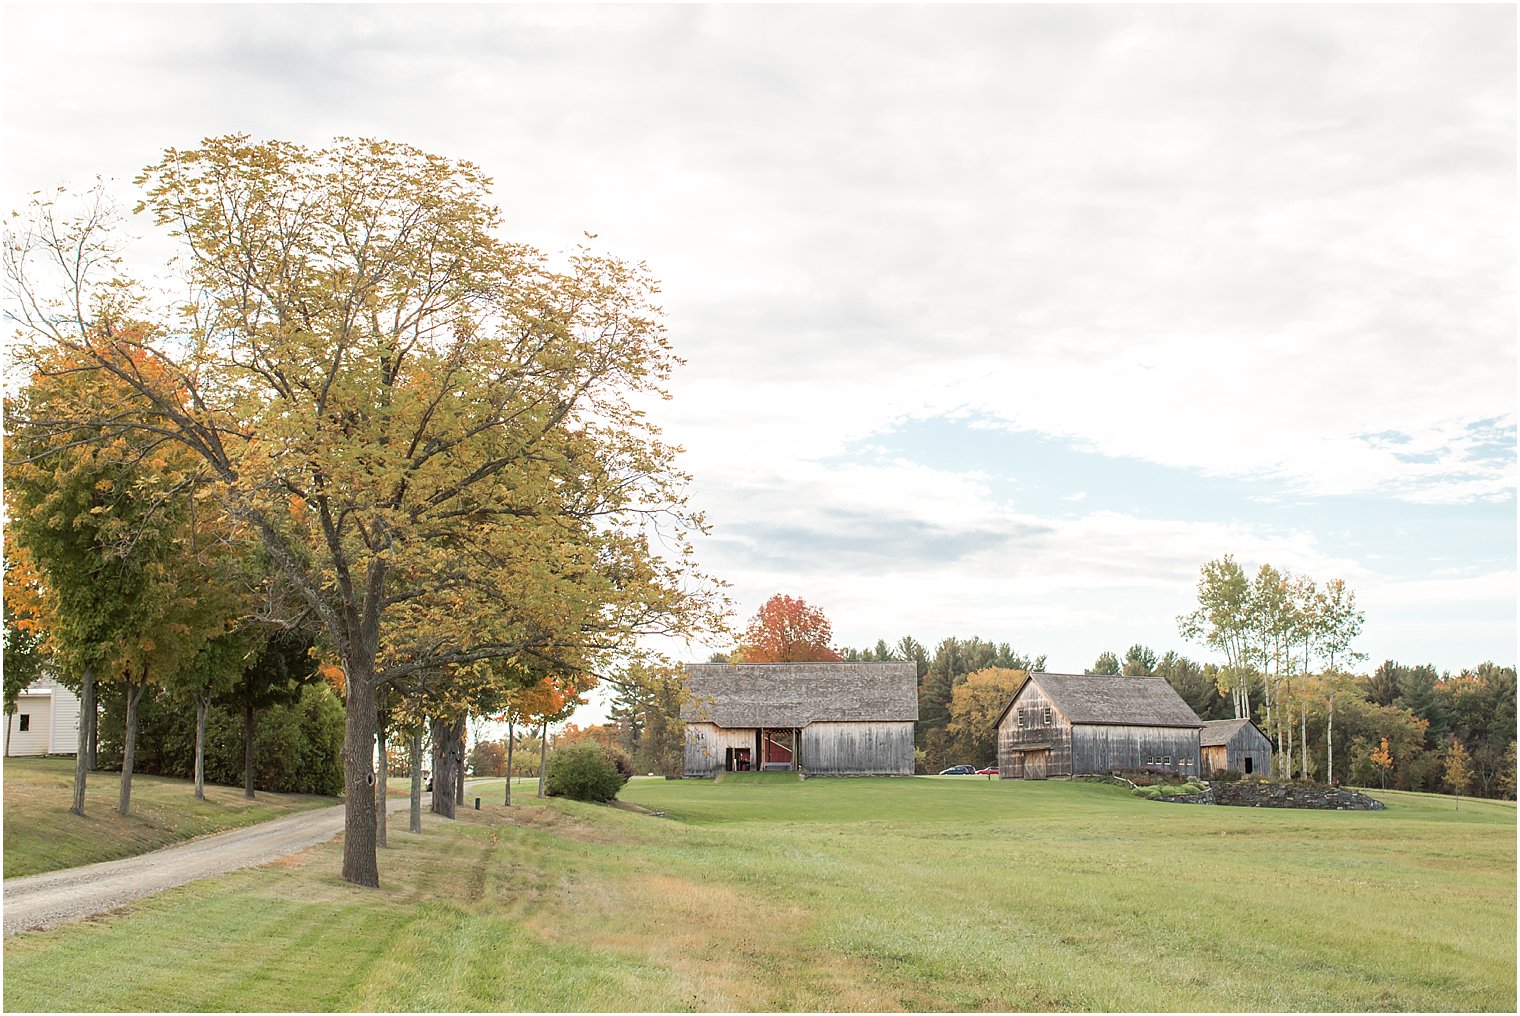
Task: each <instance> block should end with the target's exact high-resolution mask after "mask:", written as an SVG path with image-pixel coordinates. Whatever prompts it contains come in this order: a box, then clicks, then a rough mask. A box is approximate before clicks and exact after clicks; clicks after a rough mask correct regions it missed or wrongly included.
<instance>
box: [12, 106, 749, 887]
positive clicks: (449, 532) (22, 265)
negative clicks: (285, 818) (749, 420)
mask: <svg viewBox="0 0 1520 1016" xmlns="http://www.w3.org/2000/svg"><path fill="white" fill-rule="evenodd" d="M137 182H138V183H139V184H140V185H141V187H142V202H141V208H142V209H143V210H145V211H147V212H148V214H149V215H150V216H151V218H152V219H153V221H154V222H155V223H156V224H158V225H159V226H160V227H165V228H167V229H168V230H169V231H170V235H171V236H172V237H173V238H174V239H175V240H176V241H177V242H178V243H179V245H180V249H181V253H182V255H183V257H182V259H181V262H180V264H182V265H183V267H184V270H185V272H186V273H187V278H186V280H185V281H186V282H187V283H188V284H189V286H190V288H191V292H192V294H193V296H192V299H190V300H188V301H182V302H180V303H178V304H177V305H176V306H175V307H173V308H161V309H158V310H156V311H151V312H150V311H149V310H148V309H146V308H145V306H144V304H143V302H142V301H136V300H133V299H131V298H130V296H129V295H128V296H124V295H123V294H124V292H127V287H125V286H124V285H123V284H122V282H121V281H120V280H121V278H122V277H123V274H124V273H122V272H121V270H120V269H119V267H118V266H116V265H115V264H114V263H113V260H112V258H113V253H112V244H113V243H114V242H115V241H114V238H113V236H112V234H111V232H110V228H109V227H110V222H109V215H108V214H106V212H105V210H104V209H102V208H101V207H100V206H90V207H89V208H88V209H87V211H86V212H85V213H84V215H83V216H82V217H80V218H79V219H77V220H75V221H72V222H70V221H64V220H63V219H62V218H61V217H60V216H59V215H58V213H57V212H56V211H55V209H54V207H53V205H52V204H50V203H48V202H43V203H41V204H39V206H38V207H37V208H35V209H34V214H33V215H32V217H31V218H30V220H29V221H30V223H31V225H30V226H29V227H27V228H26V229H24V230H23V231H22V232H20V233H18V234H17V237H16V241H15V242H14V243H13V244H11V245H10V246H9V247H8V254H7V268H8V275H9V276H10V279H11V281H12V286H13V290H14V292H15V294H16V296H17V301H16V302H17V304H18V307H19V308H20V313H21V315H22V317H23V319H24V320H23V323H24V325H25V327H26V328H27V329H28V330H29V332H30V336H31V339H32V340H33V342H34V344H35V345H39V346H51V347H54V348H58V347H61V348H63V349H65V350H67V351H70V352H71V353H73V354H74V355H77V356H79V357H81V358H82V360H84V361H85V362H84V364H83V366H85V367H86V368H89V369H93V370H94V371H96V372H99V373H102V374H108V375H110V376H112V377H113V378H115V379H117V380H119V381H120V382H122V383H124V384H126V385H129V386H132V387H133V388H134V389H135V390H136V391H138V392H139V394H140V395H141V396H142V397H143V398H146V399H148V400H150V401H151V402H152V404H153V410H154V412H155V414H156V419H157V422H156V423H155V424H154V428H153V430H154V433H156V434H159V435H161V436H163V437H164V438H166V439H168V440H171V441H174V442H176V443H178V444H179V445H181V446H182V447H184V448H187V449H189V450H190V451H192V452H193V453H194V454H195V455H196V456H198V457H199V459H200V460H201V461H202V462H203V463H204V465H205V468H206V470H207V471H208V473H209V475H210V477H211V479H212V480H213V481H214V487H213V488H212V489H213V490H214V494H215V496H216V497H217V498H218V499H219V502H220V505H221V508H222V510H223V511H224V512H226V514H227V515H228V516H229V517H230V518H233V519H235V520H237V521H239V522H240V523H242V524H244V525H246V526H249V527H251V528H252V529H253V531H254V532H255V533H256V534H257V536H258V538H259V539H260V541H261V542H262V544H263V546H264V548H265V550H266V552H267V553H268V554H269V556H270V559H271V560H272V561H273V562H274V564H275V566H276V567H277V568H279V569H280V570H281V571H282V572H283V573H284V575H285V577H286V578H287V579H288V581H289V582H290V583H291V585H292V586H293V587H294V589H295V590H296V591H297V593H298V594H299V595H300V596H301V598H302V599H303V600H304V604H305V606H306V607H307V608H308V609H309V610H310V612H311V615H312V617H313V618H314V621H315V623H316V624H317V625H318V626H319V628H320V630H321V631H322V635H323V640H324V642H325V643H326V644H327V645H328V647H329V648H330V650H331V652H332V653H333V654H334V655H335V657H336V658H337V659H338V660H339V661H340V663H341V667H342V670H343V675H344V682H345V690H346V726H345V735H344V783H345V809H346V821H345V836H344V848H343V849H344V857H343V877H344V878H345V879H347V880H348V881H350V882H355V883H360V884H364V885H378V884H379V871H378V866H377V859H376V852H375V839H376V837H375V829H376V814H375V811H376V807H375V794H374V790H373V784H374V779H375V774H374V771H373V764H372V757H373V746H374V729H375V721H376V696H377V690H378V689H379V687H380V686H381V685H383V684H386V683H388V682H391V681H393V680H395V679H399V678H403V677H405V676H407V675H410V674H413V673H417V672H421V671H425V670H429V669H432V668H445V667H458V666H468V665H471V664H473V663H475V662H478V661H481V660H485V659H490V658H495V657H513V656H520V655H523V654H528V655H539V656H545V657H550V658H552V657H554V656H556V654H558V653H560V652H562V651H564V652H570V653H574V654H577V655H578V656H579V657H582V658H585V657H598V656H606V655H610V654H613V653H616V652H618V651H619V650H621V649H623V648H625V647H627V646H629V645H631V644H634V643H635V642H636V640H637V639H638V638H639V637H641V636H644V635H651V634H695V633H698V632H708V631H711V630H712V629H713V628H714V627H715V626H716V624H717V623H718V616H717V615H718V611H719V609H720V604H719V602H718V601H719V597H718V595H717V594H716V592H715V591H714V589H713V587H712V585H711V584H710V583H709V582H707V581H706V580H704V579H703V578H701V577H700V576H697V575H696V574H695V571H694V568H693V564H692V555H693V550H692V547H691V544H690V536H691V534H692V533H693V532H696V531H700V530H701V528H702V523H701V519H700V517H699V516H698V515H696V514H695V513H693V512H691V511H690V510H688V509H687V507H686V504H685V500H684V495H683V493H682V490H683V484H684V481H685V477H683V476H682V475H681V474H679V473H678V472H677V471H676V470H675V469H674V468H673V457H674V454H675V452H676V449H673V448H671V447H669V446H667V445H665V444H663V443H661V442H660V441H659V440H658V436H657V431H656V430H655V428H654V427H653V425H652V424H651V423H650V421H649V419H648V418H647V416H646V415H645V413H644V411H643V408H642V407H643V405H644V404H646V403H647V401H648V399H650V398H651V397H654V398H658V397H659V396H660V395H662V394H663V391H662V386H663V383H664V381H665V379H666V378H667V377H668V374H669V370H670V368H671V366H672V364H673V362H674V359H673V355H672V353H671V351H670V348H669V344H668V342H667V340H666V338H665V334H664V330H663V327H662V326H661V324H660V321H659V312H658V310H657V308H655V307H654V306H653V305H652V302H651V301H652V296H653V294H654V293H655V292H656V286H655V284H654V282H653V281H652V280H651V279H650V277H649V276H648V274H647V272H646V271H645V270H644V269H643V268H642V266H632V265H628V264H626V263H624V262H621V261H618V260H616V259H612V258H607V257H601V256H597V255H595V254H593V253H591V252H590V251H588V250H586V249H584V248H582V249H578V250H577V251H576V252H574V253H573V254H571V255H570V256H569V257H568V258H567V259H566V260H565V262H564V263H563V264H561V265H558V266H555V265H551V264H550V262H549V260H548V259H547V258H546V257H545V256H543V255H541V254H540V253H538V252H537V251H535V250H532V249H531V248H528V247H525V246H523V245H521V244H514V243H508V242H505V241H504V240H502V239H501V238H500V237H499V236H498V229H499V221H500V220H499V214H498V212H497V210H496V209H495V208H494V207H493V206H492V205H491V204H490V202H489V199H488V188H489V180H488V179H487V178H486V177H485V176H484V175H483V174H482V173H481V172H480V171H479V170H478V169H477V168H476V167H474V166H472V165H470V164H469V163H466V162H456V161H451V160H448V159H445V158H441V157H438V156H434V155H429V154H427V153H425V152H421V151H418V150H417V149H414V148H411V147H408V146H406V145H401V144H395V143H390V142H383V141H373V140H362V139H360V140H355V139H339V140H338V141H336V142H334V144H333V145H331V146H330V147H327V148H323V149H316V150H312V149H307V148H304V147H302V146H299V145H295V144H290V143H286V142H266V143H257V142H254V141H251V140H250V139H249V138H248V137H246V136H227V137H221V138H212V139H208V140H207V141H205V142H203V143H202V145H201V146H200V147H198V148H195V149H192V150H174V149H170V150H168V151H166V152H165V153H164V158H163V159H162V161H160V162H158V163H157V164H155V165H153V166H150V167H149V168H148V169H146V170H145V171H144V173H143V174H142V176H141V177H140V178H139V180H138V181H137ZM81 266H87V267H95V268H104V269H105V270H106V272H107V274H109V275H110V276H111V277H110V278H108V279H99V280H97V279H95V278H93V277H91V275H90V274H89V272H88V271H86V270H84V269H82V268H81ZM49 273H51V275H50V276H49ZM145 320H146V321H147V322H148V325H147V326H146V327H144V326H142V325H141V324H139V322H143V321H145ZM142 348H147V349H151V350H152V351H153V352H154V353H155V354H156V355H157V357H158V358H159V360H161V361H162V362H163V363H165V364H167V365H168V366H169V368H170V371H171V374H172V380H173V381H174V382H175V383H176V385H177V386H178V389H179V391H181V392H182V393H183V394H182V395H181V396H174V397H167V396H166V395H165V394H164V393H163V391H162V390H161V388H160V386H154V385H148V384H145V383H144V381H143V378H142V377H141V376H140V375H139V374H138V373H137V372H135V371H134V370H133V369H132V368H131V366H130V365H128V364H124V363H123V362H122V360H123V356H122V354H123V353H124V352H130V351H133V350H137V349H142ZM27 422H28V425H29V426H31V427H34V428H38V429H40V430H44V431H47V432H50V433H53V434H58V435H62V436H64V437H65V438H66V437H67V436H68V435H70V434H81V433H84V434H87V433H88V432H89V431H91V430H92V429H98V428H100V427H101V426H104V425H107V424H109V423H110V422H111V421H107V420H102V419H101V418H99V417H98V416H93V415H92V416H88V418H83V417H81V415H80V414H79V413H76V412H72V411H69V410H68V409H67V408H65V407H58V408H57V409H56V411H54V412H51V413H48V414H38V415H35V416H33V417H32V418H31V419H30V420H28V421H27ZM116 425H117V426H126V425H128V424H126V423H119V424H116ZM656 547H660V548H663V549H662V550H660V551H657V550H656V549H655V548H656Z"/></svg>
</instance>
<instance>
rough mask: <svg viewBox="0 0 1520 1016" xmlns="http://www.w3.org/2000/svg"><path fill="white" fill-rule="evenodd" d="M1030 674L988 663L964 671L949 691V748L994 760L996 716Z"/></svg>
mask: <svg viewBox="0 0 1520 1016" xmlns="http://www.w3.org/2000/svg"><path fill="white" fill-rule="evenodd" d="M1028 676H1029V672H1028V671H1025V670H1010V669H1008V668H1005V667H987V668H985V669H982V670H978V671H974V672H973V673H970V674H967V675H966V679H965V680H964V681H962V682H961V683H960V684H958V685H956V686H955V689H954V690H953V691H952V692H951V695H950V723H949V725H948V726H947V727H946V728H945V730H946V732H947V733H948V734H949V735H950V751H951V752H952V753H953V754H954V756H955V757H956V758H961V759H966V760H967V761H968V762H970V763H972V764H974V765H977V766H985V765H990V764H993V763H995V762H996V761H997V720H998V717H999V716H1000V715H1002V712H1003V710H1004V709H1006V708H1007V707H1008V703H1009V702H1012V701H1013V696H1014V694H1015V693H1016V692H1017V691H1018V690H1019V687H1020V686H1021V685H1022V684H1023V683H1024V679H1025V678H1026V677H1028Z"/></svg>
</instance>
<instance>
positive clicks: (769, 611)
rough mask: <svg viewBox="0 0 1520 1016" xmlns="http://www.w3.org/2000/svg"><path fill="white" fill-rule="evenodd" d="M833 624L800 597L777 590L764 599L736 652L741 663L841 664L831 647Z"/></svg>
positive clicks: (821, 612) (735, 655) (736, 657)
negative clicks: (774, 593)
mask: <svg viewBox="0 0 1520 1016" xmlns="http://www.w3.org/2000/svg"><path fill="white" fill-rule="evenodd" d="M833 637H834V626H833V625H832V624H830V623H829V619H828V618H827V617H825V616H824V614H823V611H821V610H819V609H818V608H816V607H809V606H808V605H807V602H806V601H804V600H802V599H801V598H800V597H791V596H782V595H781V594H780V593H777V594H776V595H775V596H772V597H771V598H770V599H769V600H766V601H765V604H764V606H762V607H761V608H760V609H759V611H757V612H756V614H755V616H754V618H753V619H752V620H751V621H750V623H749V627H748V628H746V629H745V630H744V637H743V639H741V640H740V642H739V649H738V651H737V652H736V653H735V654H734V658H735V660H737V661H738V662H740V663H838V662H839V660H840V659H841V657H840V655H839V654H838V653H836V652H834V650H833V649H832V648H830V646H829V640H830V639H832V638H833Z"/></svg>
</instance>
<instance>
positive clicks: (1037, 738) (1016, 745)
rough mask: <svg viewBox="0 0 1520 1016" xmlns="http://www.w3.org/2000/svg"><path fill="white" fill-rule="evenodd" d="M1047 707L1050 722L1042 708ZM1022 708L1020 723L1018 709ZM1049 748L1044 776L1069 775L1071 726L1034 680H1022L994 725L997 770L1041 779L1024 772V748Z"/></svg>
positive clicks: (1016, 776)
mask: <svg viewBox="0 0 1520 1016" xmlns="http://www.w3.org/2000/svg"><path fill="white" fill-rule="evenodd" d="M1047 709H1049V710H1050V722H1048V723H1047V722H1046V721H1045V711H1046V710H1047ZM1020 710H1023V725H1022V726H1020V722H1019V719H1020V717H1019V712H1020ZM1040 749H1049V751H1050V754H1049V755H1048V756H1046V757H1045V775H1048V776H1070V775H1071V727H1070V725H1068V724H1067V723H1066V721H1065V719H1064V718H1063V717H1062V716H1061V714H1060V713H1059V712H1057V711H1056V709H1055V707H1054V706H1052V705H1051V703H1050V700H1049V699H1047V698H1046V697H1045V693H1044V692H1042V691H1040V689H1039V688H1037V687H1035V685H1034V682H1032V681H1028V682H1025V684H1024V687H1022V688H1020V689H1019V693H1018V694H1017V695H1015V696H1014V699H1013V706H1012V708H1010V709H1009V710H1008V712H1007V713H1006V714H1005V715H1004V716H1003V720H1002V722H1001V723H999V724H998V773H999V775H1000V776H1002V777H1004V778H1005V779H1011V780H1022V779H1025V778H1026V777H1027V778H1033V779H1043V778H1044V776H1041V775H1038V774H1036V773H1029V774H1026V773H1025V771H1024V755H1025V754H1026V752H1027V751H1030V750H1035V751H1038V750H1040Z"/></svg>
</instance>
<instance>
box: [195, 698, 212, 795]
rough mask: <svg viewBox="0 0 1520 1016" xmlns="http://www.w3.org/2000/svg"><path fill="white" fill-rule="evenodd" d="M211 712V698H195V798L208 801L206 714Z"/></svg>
mask: <svg viewBox="0 0 1520 1016" xmlns="http://www.w3.org/2000/svg"><path fill="white" fill-rule="evenodd" d="M210 711H211V696H210V695H206V694H201V695H197V696H195V796H196V797H197V798H199V799H200V800H202V801H204V800H205V799H206V714H207V713H208V712H210Z"/></svg>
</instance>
